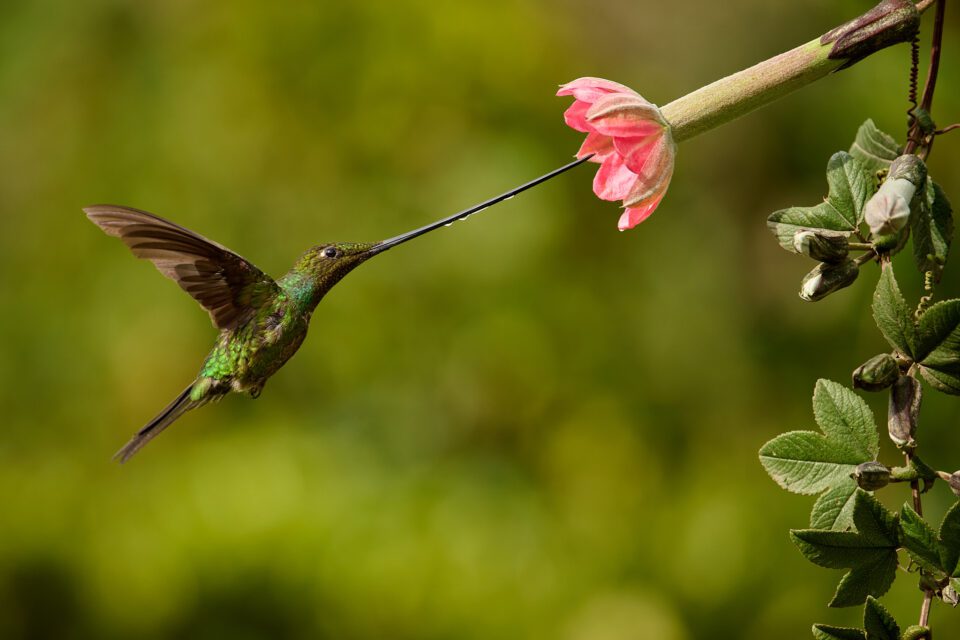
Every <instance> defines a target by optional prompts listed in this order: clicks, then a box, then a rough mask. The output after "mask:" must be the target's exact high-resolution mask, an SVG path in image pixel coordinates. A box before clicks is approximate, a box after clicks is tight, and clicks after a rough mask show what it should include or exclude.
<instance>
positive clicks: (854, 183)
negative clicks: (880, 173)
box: [827, 151, 876, 228]
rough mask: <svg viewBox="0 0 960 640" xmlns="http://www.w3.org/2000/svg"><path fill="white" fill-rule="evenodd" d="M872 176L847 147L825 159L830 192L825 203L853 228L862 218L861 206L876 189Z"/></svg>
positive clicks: (858, 224) (857, 225)
mask: <svg viewBox="0 0 960 640" xmlns="http://www.w3.org/2000/svg"><path fill="white" fill-rule="evenodd" d="M874 182H875V180H874V178H873V176H871V175H870V172H869V171H868V170H867V169H866V167H864V165H863V163H862V162H860V161H859V160H857V159H856V158H854V157H853V156H851V155H850V154H849V153H847V152H846V151H838V152H837V153H835V154H833V156H831V157H830V161H829V162H828V163H827V183H828V184H829V185H830V194H829V195H828V196H827V204H829V205H830V206H832V207H833V208H834V209H835V210H836V211H837V213H839V214H840V215H841V216H842V217H843V219H844V220H846V222H847V224H849V225H850V226H851V227H853V228H857V227H859V226H860V223H861V222H862V221H863V207H864V206H865V205H866V204H867V200H869V199H870V196H872V195H873V193H874V191H876V187H875V185H874Z"/></svg>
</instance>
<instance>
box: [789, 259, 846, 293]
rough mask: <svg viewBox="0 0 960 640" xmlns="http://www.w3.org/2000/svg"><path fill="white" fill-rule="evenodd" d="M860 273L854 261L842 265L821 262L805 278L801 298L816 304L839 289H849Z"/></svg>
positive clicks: (801, 286) (801, 287) (801, 288)
mask: <svg viewBox="0 0 960 640" xmlns="http://www.w3.org/2000/svg"><path fill="white" fill-rule="evenodd" d="M859 273H860V267H858V266H857V265H856V263H854V262H853V260H847V261H845V262H841V263H840V264H829V263H826V262H821V263H820V264H818V265H817V266H816V267H814V269H813V271H811V272H810V273H808V274H807V275H806V276H804V278H803V282H802V283H801V284H800V297H801V298H803V299H804V300H806V301H807V302H816V301H817V300H820V299H822V298H825V297H826V296H827V295H829V294H831V293H833V292H834V291H837V290H838V289H843V288H844V287H849V286H850V285H851V284H853V281H854V280H856V279H857V275H859Z"/></svg>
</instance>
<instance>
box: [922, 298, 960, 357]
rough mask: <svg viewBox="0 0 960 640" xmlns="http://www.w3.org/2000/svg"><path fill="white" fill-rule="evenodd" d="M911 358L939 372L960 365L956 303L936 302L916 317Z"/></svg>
mask: <svg viewBox="0 0 960 640" xmlns="http://www.w3.org/2000/svg"><path fill="white" fill-rule="evenodd" d="M915 356H916V359H917V361H918V362H920V363H922V364H923V365H924V366H927V367H931V368H933V369H939V370H941V371H950V370H952V369H955V368H957V367H958V366H960V300H944V301H943V302H938V303H937V304H935V305H933V306H932V307H930V308H929V309H927V310H926V311H925V312H924V314H923V315H922V316H920V323H919V324H918V325H917V345H916V353H915Z"/></svg>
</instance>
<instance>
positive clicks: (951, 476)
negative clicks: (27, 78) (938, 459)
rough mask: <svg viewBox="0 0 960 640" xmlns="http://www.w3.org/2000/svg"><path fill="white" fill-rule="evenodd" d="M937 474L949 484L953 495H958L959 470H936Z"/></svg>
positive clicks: (959, 490) (959, 486) (959, 494)
mask: <svg viewBox="0 0 960 640" xmlns="http://www.w3.org/2000/svg"><path fill="white" fill-rule="evenodd" d="M937 475H938V476H940V479H941V480H943V481H944V482H946V483H947V484H948V485H949V486H950V491H953V494H954V495H956V496H960V471H954V472H953V473H947V472H946V471H937Z"/></svg>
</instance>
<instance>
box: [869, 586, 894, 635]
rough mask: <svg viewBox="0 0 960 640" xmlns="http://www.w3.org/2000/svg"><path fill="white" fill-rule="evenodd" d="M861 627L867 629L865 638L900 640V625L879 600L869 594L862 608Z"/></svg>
mask: <svg viewBox="0 0 960 640" xmlns="http://www.w3.org/2000/svg"><path fill="white" fill-rule="evenodd" d="M863 628H864V629H866V630H867V640H900V625H898V624H897V621H896V620H894V619H893V616H892V615H890V612H889V611H887V610H886V609H885V608H884V606H883V605H882V604H880V601H879V600H877V599H876V598H871V597H870V596H867V606H866V607H864V609H863Z"/></svg>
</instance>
